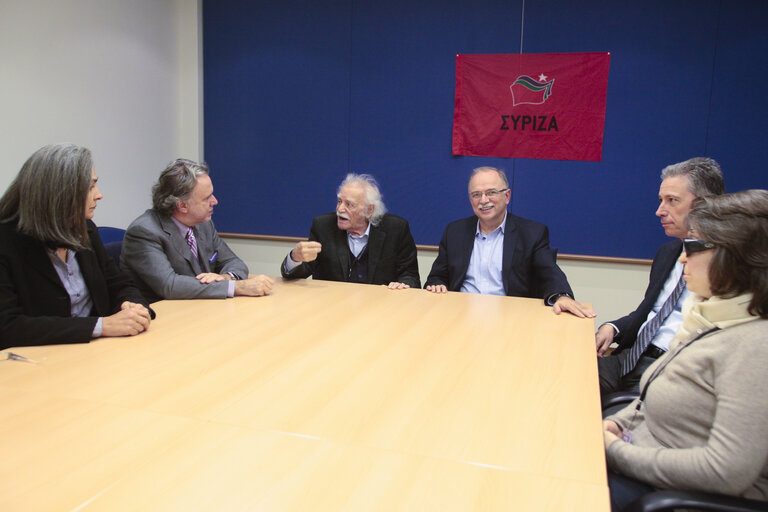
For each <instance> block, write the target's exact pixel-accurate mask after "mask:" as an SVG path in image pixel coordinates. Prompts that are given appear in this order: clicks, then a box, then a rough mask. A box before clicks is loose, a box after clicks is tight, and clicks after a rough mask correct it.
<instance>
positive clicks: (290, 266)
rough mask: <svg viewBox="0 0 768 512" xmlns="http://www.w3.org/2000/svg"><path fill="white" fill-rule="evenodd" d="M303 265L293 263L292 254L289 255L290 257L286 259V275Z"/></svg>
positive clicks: (297, 262)
mask: <svg viewBox="0 0 768 512" xmlns="http://www.w3.org/2000/svg"><path fill="white" fill-rule="evenodd" d="M299 265H301V262H299V261H293V258H291V253H290V252H289V253H288V257H287V258H285V273H286V274H288V273H290V272H291V271H292V270H293V269H295V268H296V267H298V266H299Z"/></svg>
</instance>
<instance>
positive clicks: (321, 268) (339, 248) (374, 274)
mask: <svg viewBox="0 0 768 512" xmlns="http://www.w3.org/2000/svg"><path fill="white" fill-rule="evenodd" d="M336 197H337V201H336V212H335V213H327V214H325V215H320V216H319V217H315V218H314V220H313V221H312V229H311V230H310V232H309V241H302V242H298V243H297V244H296V246H295V247H294V248H293V249H292V250H291V252H290V253H288V255H287V256H286V257H285V260H283V264H282V265H281V268H280V270H281V272H282V274H283V277H285V278H287V279H297V278H305V277H309V276H312V277H313V278H314V279H325V280H328V281H346V282H353V283H368V284H381V285H386V286H388V287H389V288H391V289H404V288H410V287H414V288H419V287H420V286H421V281H420V279H419V266H418V262H417V260H416V244H415V243H414V241H413V236H411V230H410V227H409V226H408V221H406V220H405V219H403V218H402V217H398V216H397V215H392V214H390V213H387V208H386V206H384V202H383V201H382V199H381V192H380V191H379V185H378V184H377V183H376V180H375V179H374V178H373V176H371V175H369V174H347V177H346V178H345V179H344V181H342V182H341V185H339V188H338V191H337V195H336Z"/></svg>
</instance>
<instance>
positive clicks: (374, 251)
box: [368, 226, 387, 283]
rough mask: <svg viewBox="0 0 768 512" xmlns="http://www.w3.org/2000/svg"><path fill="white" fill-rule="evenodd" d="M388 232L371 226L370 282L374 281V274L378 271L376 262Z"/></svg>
mask: <svg viewBox="0 0 768 512" xmlns="http://www.w3.org/2000/svg"><path fill="white" fill-rule="evenodd" d="M386 238H387V234H386V233H385V232H384V231H383V230H382V229H381V228H379V227H378V226H371V231H370V233H368V282H369V283H372V282H373V276H374V275H375V272H376V264H377V263H378V262H379V257H380V256H381V250H382V248H383V247H384V240H386Z"/></svg>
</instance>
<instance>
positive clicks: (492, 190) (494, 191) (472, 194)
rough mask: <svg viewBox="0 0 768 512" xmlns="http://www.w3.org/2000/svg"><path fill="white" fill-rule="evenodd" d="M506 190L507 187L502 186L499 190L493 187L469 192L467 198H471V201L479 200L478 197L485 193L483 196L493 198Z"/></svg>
mask: <svg viewBox="0 0 768 512" xmlns="http://www.w3.org/2000/svg"><path fill="white" fill-rule="evenodd" d="M507 190H509V189H508V188H502V189H501V190H498V189H495V188H489V189H488V190H486V191H485V192H470V193H469V198H470V199H472V200H473V201H477V200H479V199H480V198H482V197H483V194H485V197H487V198H488V199H495V198H496V197H498V196H499V194H503V193H504V192H506V191H507Z"/></svg>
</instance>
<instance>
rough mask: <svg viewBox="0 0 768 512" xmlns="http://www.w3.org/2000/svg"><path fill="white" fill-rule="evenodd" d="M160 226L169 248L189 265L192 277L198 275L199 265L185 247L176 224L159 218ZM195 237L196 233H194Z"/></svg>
mask: <svg viewBox="0 0 768 512" xmlns="http://www.w3.org/2000/svg"><path fill="white" fill-rule="evenodd" d="M160 226H161V227H162V228H163V231H164V232H165V234H166V236H167V237H168V239H169V241H170V244H169V245H170V246H171V248H172V249H173V250H174V251H176V253H177V254H178V255H179V256H180V257H181V258H183V259H185V260H186V261H187V264H189V268H190V270H191V271H192V272H193V275H197V274H199V273H200V270H201V269H200V264H199V263H198V262H197V261H195V258H194V257H193V256H192V251H191V250H189V246H188V245H187V240H186V239H185V238H184V236H183V235H182V234H181V233H180V232H179V228H178V227H177V226H176V224H175V223H174V222H173V220H171V217H165V216H161V217H160ZM195 237H197V233H195ZM197 250H198V254H199V251H200V244H199V242H198V245H197Z"/></svg>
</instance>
